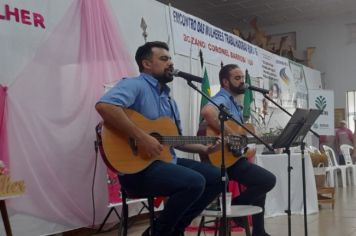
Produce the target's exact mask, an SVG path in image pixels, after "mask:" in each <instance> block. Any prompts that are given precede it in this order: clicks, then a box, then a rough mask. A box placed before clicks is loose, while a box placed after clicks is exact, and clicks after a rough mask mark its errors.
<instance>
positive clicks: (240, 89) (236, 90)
mask: <svg viewBox="0 0 356 236" xmlns="http://www.w3.org/2000/svg"><path fill="white" fill-rule="evenodd" d="M229 89H230V91H231V92H233V93H235V94H244V93H245V91H246V89H244V88H243V84H241V85H240V86H234V85H232V84H231V83H230V82H229Z"/></svg>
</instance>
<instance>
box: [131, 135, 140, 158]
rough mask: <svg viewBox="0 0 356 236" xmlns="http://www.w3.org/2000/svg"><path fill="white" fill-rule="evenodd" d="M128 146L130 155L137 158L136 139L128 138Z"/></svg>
mask: <svg viewBox="0 0 356 236" xmlns="http://www.w3.org/2000/svg"><path fill="white" fill-rule="evenodd" d="M129 144H130V147H131V149H132V153H133V154H134V155H135V156H137V155H138V154H137V142H136V139H134V138H131V137H129Z"/></svg>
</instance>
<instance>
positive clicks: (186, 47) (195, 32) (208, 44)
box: [170, 7, 261, 77]
mask: <svg viewBox="0 0 356 236" xmlns="http://www.w3.org/2000/svg"><path fill="white" fill-rule="evenodd" d="M170 9H171V11H170V14H171V25H172V34H173V43H174V51H175V53H177V54H180V55H184V56H188V57H189V56H190V50H191V49H192V55H193V58H197V57H196V56H195V55H198V52H199V50H200V49H201V50H202V52H203V55H204V60H205V61H207V62H209V63H212V64H214V65H220V64H221V62H223V64H224V65H226V64H237V65H238V66H239V67H240V68H241V69H242V70H243V71H245V70H246V69H247V70H248V71H249V73H250V75H251V76H254V77H259V76H261V75H260V74H259V72H260V69H259V65H258V64H259V63H258V60H257V47H256V46H255V45H252V44H250V43H248V42H245V41H243V40H242V39H241V38H239V37H237V36H236V35H233V34H231V33H228V32H225V31H223V30H221V29H219V28H217V27H215V26H213V25H211V24H209V23H207V22H206V21H203V20H201V19H199V18H197V17H195V16H192V15H189V14H187V13H185V12H183V11H180V10H178V9H176V8H173V7H170Z"/></svg>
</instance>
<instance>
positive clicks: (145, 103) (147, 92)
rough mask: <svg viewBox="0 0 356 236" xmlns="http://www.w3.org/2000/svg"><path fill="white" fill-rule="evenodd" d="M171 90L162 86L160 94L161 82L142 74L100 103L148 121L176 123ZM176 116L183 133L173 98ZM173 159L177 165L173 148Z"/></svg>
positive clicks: (116, 87) (113, 89)
mask: <svg viewBox="0 0 356 236" xmlns="http://www.w3.org/2000/svg"><path fill="white" fill-rule="evenodd" d="M169 92H170V88H169V87H168V86H167V85H166V84H164V85H162V93H161V92H160V84H159V82H158V81H157V80H156V79H155V78H153V77H152V76H150V75H147V74H145V73H141V74H140V76H138V77H134V78H130V79H123V80H121V81H120V82H119V83H117V84H116V85H115V86H114V87H113V88H112V89H110V90H109V91H108V92H107V93H106V94H104V96H103V97H102V98H100V100H99V102H104V103H110V104H114V105H118V106H121V107H122V108H129V109H132V110H134V111H137V112H138V113H140V114H141V115H143V116H145V117H146V118H147V119H150V120H156V119H158V118H160V117H169V118H171V119H172V120H173V122H174V115H173V113H172V109H171V106H170V104H169V102H168V95H169ZM171 102H172V106H173V111H174V114H175V116H176V118H177V123H178V127H179V129H180V131H181V133H182V126H181V121H180V115H179V111H178V107H177V104H176V102H175V101H174V99H173V98H171ZM170 152H171V154H172V157H173V161H172V163H174V164H175V163H177V156H176V154H175V152H174V149H173V147H170Z"/></svg>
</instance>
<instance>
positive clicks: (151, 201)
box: [148, 197, 155, 235]
mask: <svg viewBox="0 0 356 236" xmlns="http://www.w3.org/2000/svg"><path fill="white" fill-rule="evenodd" d="M148 208H149V211H150V224H151V235H155V209H154V198H153V197H150V198H148Z"/></svg>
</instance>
